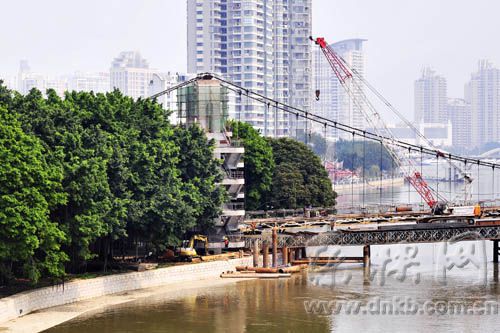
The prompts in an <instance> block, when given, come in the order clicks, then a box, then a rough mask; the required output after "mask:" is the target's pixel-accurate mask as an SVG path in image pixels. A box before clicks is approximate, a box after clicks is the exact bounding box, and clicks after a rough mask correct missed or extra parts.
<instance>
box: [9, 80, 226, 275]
mask: <svg viewBox="0 0 500 333" xmlns="http://www.w3.org/2000/svg"><path fill="white" fill-rule="evenodd" d="M2 106H3V108H4V109H2V117H3V118H2V125H4V127H3V128H2V137H1V138H0V140H2V142H3V144H2V149H3V150H4V152H3V154H2V162H4V159H5V160H6V161H7V159H9V158H10V159H11V160H12V162H11V163H7V162H5V163H2V164H3V165H2V167H3V173H2V175H3V176H4V177H10V178H12V179H10V180H9V181H10V182H11V183H6V184H2V185H1V186H3V187H2V191H3V192H2V195H3V197H2V198H3V199H5V200H6V201H4V202H3V204H4V205H5V208H4V206H2V207H0V223H1V224H3V225H5V228H2V231H0V232H5V235H2V237H5V239H6V242H3V243H2V245H0V247H1V246H3V248H2V250H1V254H0V261H1V264H2V265H3V266H4V267H7V266H11V265H10V262H9V261H8V260H6V259H5V260H4V258H7V257H8V256H11V257H13V258H18V259H16V260H19V261H20V262H23V263H24V264H29V265H31V266H30V267H36V270H33V272H35V273H34V274H31V275H32V276H33V277H37V275H38V276H39V272H44V273H46V274H47V275H56V276H60V275H61V274H62V273H63V272H64V271H63V270H62V269H61V263H63V262H64V261H66V259H69V261H68V264H67V267H66V269H67V270H68V269H69V271H73V272H75V271H80V270H82V269H84V268H85V265H86V263H87V261H88V260H89V259H92V258H95V257H96V256H98V255H99V256H100V257H101V259H107V258H108V257H109V256H111V249H112V248H113V243H114V242H115V241H117V240H120V241H125V242H138V241H141V242H143V243H146V244H149V245H150V247H151V248H152V249H154V250H156V251H161V250H162V249H163V248H165V246H167V245H174V244H177V243H178V241H179V239H180V238H181V237H183V235H184V234H185V233H186V232H187V231H189V230H191V229H193V228H198V229H204V230H206V229H209V228H210V227H211V226H212V225H213V222H214V218H215V217H216V216H217V215H218V213H219V210H220V207H221V205H222V202H223V201H224V199H225V191H224V189H223V187H219V186H217V183H218V182H219V181H220V179H221V174H220V171H219V168H218V161H216V160H215V159H214V158H213V143H210V142H208V141H207V139H206V137H205V135H204V133H203V131H202V130H201V129H200V128H198V127H191V128H181V127H174V126H172V125H171V124H170V123H169V120H168V116H169V114H170V113H169V112H168V111H166V110H163V109H162V108H161V106H160V105H159V104H157V103H156V102H155V101H152V100H149V99H138V100H133V99H132V98H129V97H126V96H123V95H122V94H121V93H120V92H119V91H113V92H111V93H107V94H94V93H91V92H90V93H89V92H67V93H66V94H65V96H64V98H60V97H59V96H57V94H56V93H55V92H54V91H53V90H48V91H47V93H46V96H43V95H42V93H41V92H40V91H38V90H36V89H33V90H32V91H30V92H29V93H28V94H27V95H26V96H22V95H20V94H17V93H15V92H12V91H9V90H8V89H6V88H5V87H3V86H2V85H1V84H0V107H2ZM4 118H5V119H4ZM9 135H10V136H9ZM14 162H16V163H14ZM13 175H17V176H16V177H13ZM14 182H17V183H14ZM9 184H10V185H9ZM19 189H23V190H22V191H20V190H19ZM16 190H17V191H18V192H19V193H18V192H15V191H16ZM24 191H26V193H24ZM23 193H24V194H23ZM14 199H15V200H17V201H19V204H20V206H19V207H23V204H25V205H27V204H28V202H29V200H32V201H33V203H32V204H31V205H32V206H33V208H30V209H28V208H26V207H28V206H26V207H25V208H20V211H19V212H17V213H16V214H18V216H17V217H16V216H14V215H12V214H14V211H12V210H10V209H9V207H8V203H11V204H12V205H13V204H14V203H16V205H17V202H16V201H15V200H14ZM9 214H11V215H12V216H11V215H9ZM28 216H29V217H28ZM30 219H32V220H33V221H32V220H30ZM21 221H22V222H21ZM38 226H45V227H40V228H39V227H38ZM22 228H24V229H22ZM23 235H26V237H25V238H26V240H25V241H24V242H25V243H26V244H22V242H21V243H15V242H14V241H13V240H10V239H9V237H12V238H13V239H21V238H22V237H24V236H23ZM38 237H39V239H38ZM42 253H43V255H42ZM13 254H17V255H18V256H17V257H15V256H14V255H13ZM38 267H41V268H38ZM42 268H43V269H42ZM3 271H9V267H7V268H6V269H4V270H3ZM0 274H1V273H0ZM4 275H6V274H4Z"/></svg>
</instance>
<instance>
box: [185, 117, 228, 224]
mask: <svg viewBox="0 0 500 333" xmlns="http://www.w3.org/2000/svg"><path fill="white" fill-rule="evenodd" d="M175 141H176V143H177V146H179V148H180V151H179V163H178V168H179V170H180V173H181V174H180V177H181V180H182V186H183V191H184V192H185V193H190V196H189V197H188V198H187V199H188V200H190V205H191V206H193V207H195V209H196V212H195V214H194V217H195V218H196V221H195V225H192V226H187V227H193V226H195V227H196V228H197V229H199V230H202V231H205V232H206V231H208V230H210V229H212V228H213V226H214V222H215V219H216V218H217V217H218V216H219V215H220V213H221V212H222V209H221V206H222V204H223V203H224V202H225V201H226V199H227V193H226V191H225V189H224V187H223V186H220V185H218V184H219V183H220V182H221V181H222V178H223V175H222V172H221V168H220V162H219V161H217V160H216V159H214V157H213V152H214V147H215V146H214V142H213V140H212V141H208V140H207V137H206V135H205V133H204V131H203V129H201V128H200V127H199V126H198V125H192V126H190V127H188V128H183V127H177V128H176V129H175Z"/></svg>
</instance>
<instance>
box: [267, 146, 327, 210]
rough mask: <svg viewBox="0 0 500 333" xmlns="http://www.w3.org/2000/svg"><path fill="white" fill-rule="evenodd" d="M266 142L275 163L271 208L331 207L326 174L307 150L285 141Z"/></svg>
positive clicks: (310, 151) (304, 147) (319, 162)
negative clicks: (269, 146)
mask: <svg viewBox="0 0 500 333" xmlns="http://www.w3.org/2000/svg"><path fill="white" fill-rule="evenodd" d="M267 140H268V142H269V143H270V144H271V147H272V151H273V156H274V162H275V164H276V168H275V172H274V175H273V184H272V188H273V191H272V198H271V200H270V201H272V203H273V207H275V208H297V207H306V206H316V207H320V206H323V207H330V206H333V205H334V204H335V193H334V192H333V190H332V183H331V181H330V179H329V178H328V174H327V173H326V171H325V168H324V167H323V165H322V163H321V160H320V158H319V157H318V156H317V155H316V154H315V153H314V152H313V151H312V150H311V149H310V148H309V147H307V146H306V145H305V144H304V143H302V142H299V141H296V140H293V139H288V138H281V139H267Z"/></svg>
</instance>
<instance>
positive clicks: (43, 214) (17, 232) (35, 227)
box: [0, 106, 67, 283]
mask: <svg viewBox="0 0 500 333" xmlns="http://www.w3.org/2000/svg"><path fill="white" fill-rule="evenodd" d="M45 154H46V151H45V149H44V148H43V147H42V145H41V143H40V141H39V140H38V139H37V138H36V137H34V136H32V135H28V134H26V133H24V132H23V131H22V129H21V126H20V123H19V122H18V121H17V119H16V117H15V116H14V115H13V114H12V113H10V112H9V111H7V109H5V108H4V107H2V106H0V226H1V227H0V267H1V272H2V273H3V274H0V281H1V282H3V283H5V282H6V281H5V280H6V278H7V277H9V275H10V274H11V273H12V271H13V270H14V271H16V272H20V274H21V275H23V276H27V277H29V278H31V279H32V280H33V281H37V280H38V278H39V277H40V276H41V274H50V275H53V276H61V275H62V274H63V272H64V269H63V268H64V266H63V263H64V262H65V261H66V260H67V256H66V255H65V254H64V253H62V252H61V251H60V247H61V243H62V242H63V241H64V240H65V233H64V232H63V231H62V230H61V229H60V228H59V226H58V225H57V224H56V223H54V222H53V221H51V219H50V217H49V214H50V210H51V209H54V208H55V207H57V206H59V205H63V204H64V203H65V200H66V196H65V194H64V193H63V192H62V188H61V179H62V170H61V169H60V168H59V167H58V166H54V165H49V163H47V161H46V158H45Z"/></svg>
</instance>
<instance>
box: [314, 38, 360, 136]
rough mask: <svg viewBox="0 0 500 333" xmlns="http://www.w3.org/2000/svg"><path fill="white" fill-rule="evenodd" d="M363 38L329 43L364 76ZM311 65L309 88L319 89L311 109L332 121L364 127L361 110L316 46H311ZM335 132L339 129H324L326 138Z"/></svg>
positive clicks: (351, 66)
mask: <svg viewBox="0 0 500 333" xmlns="http://www.w3.org/2000/svg"><path fill="white" fill-rule="evenodd" d="M365 41H366V39H358V38H356V39H347V40H343V41H340V42H337V43H334V44H331V45H330V46H331V47H332V48H333V49H334V50H335V52H336V53H337V54H338V55H339V56H340V57H342V58H343V59H344V60H345V61H346V62H347V64H348V65H349V67H350V68H352V69H354V70H356V71H357V72H358V73H359V74H360V75H361V76H364V74H365V54H364V51H363V42H365ZM313 68H314V75H313V76H314V85H313V88H314V89H315V90H319V93H320V96H319V99H318V100H317V101H314V102H312V103H313V110H314V112H315V113H316V114H318V115H320V116H322V117H325V118H327V119H330V120H333V121H339V122H342V123H344V124H346V125H349V126H354V127H357V128H365V126H366V122H365V118H364V116H363V114H362V112H361V110H360V109H359V107H358V106H356V105H355V104H353V103H352V101H351V98H350V97H349V95H348V94H347V93H346V92H345V91H344V88H343V87H342V85H341V84H340V82H339V80H338V79H337V77H336V76H335V74H334V73H333V70H332V68H331V66H330V64H329V63H328V61H327V60H326V58H325V56H324V54H323V52H322V51H321V49H320V48H319V47H318V48H316V49H315V50H314V58H313ZM347 84H349V82H347ZM357 94H359V93H357ZM318 130H319V129H318ZM339 135H340V133H337V132H336V131H335V129H333V128H328V129H327V137H328V138H338V136H339Z"/></svg>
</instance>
